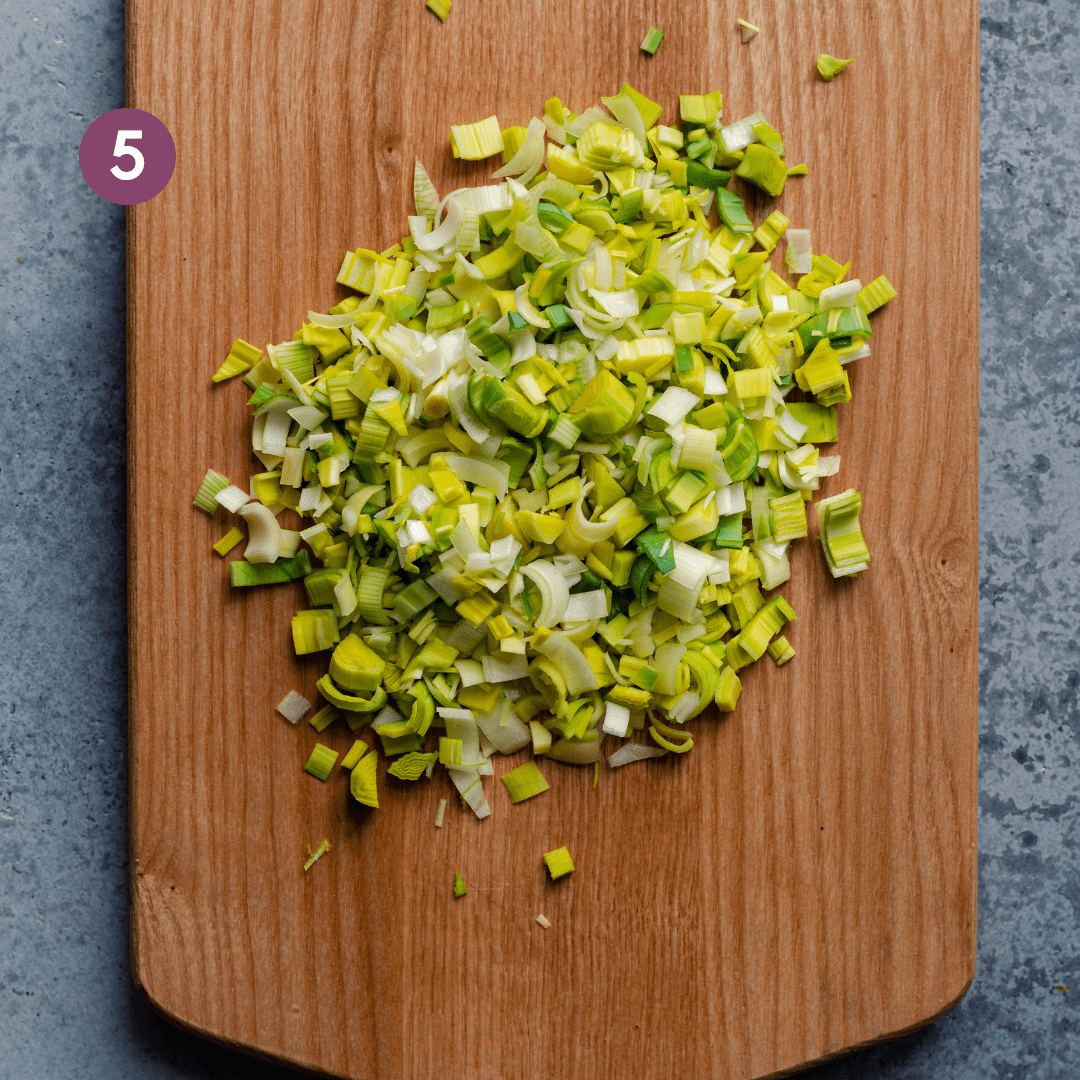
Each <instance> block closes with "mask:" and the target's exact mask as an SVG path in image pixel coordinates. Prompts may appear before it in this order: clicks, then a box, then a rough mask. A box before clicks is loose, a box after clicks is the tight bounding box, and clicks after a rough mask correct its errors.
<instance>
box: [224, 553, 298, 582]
mask: <svg viewBox="0 0 1080 1080" xmlns="http://www.w3.org/2000/svg"><path fill="white" fill-rule="evenodd" d="M310 573H311V557H310V556H309V555H308V553H307V552H306V551H298V552H297V553H296V554H295V555H294V556H293V557H292V558H291V559H278V560H277V561H276V562H272V563H249V562H246V561H244V560H243V559H237V560H236V561H235V562H231V563H229V584H230V585H232V586H234V587H237V588H241V587H246V586H249V585H276V584H279V583H281V582H285V581H296V580H297V579H298V578H302V577H306V576H307V575H308V574H310Z"/></svg>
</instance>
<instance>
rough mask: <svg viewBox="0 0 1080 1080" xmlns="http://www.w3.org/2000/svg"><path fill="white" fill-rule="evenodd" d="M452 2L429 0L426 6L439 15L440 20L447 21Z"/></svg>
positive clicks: (449, 0)
mask: <svg viewBox="0 0 1080 1080" xmlns="http://www.w3.org/2000/svg"><path fill="white" fill-rule="evenodd" d="M450 4H451V0H427V4H426V5H425V6H426V7H427V9H428V11H431V12H434V14H436V15H437V16H438V17H439V22H446V16H447V15H449V14H450Z"/></svg>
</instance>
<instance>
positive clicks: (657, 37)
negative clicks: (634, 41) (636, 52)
mask: <svg viewBox="0 0 1080 1080" xmlns="http://www.w3.org/2000/svg"><path fill="white" fill-rule="evenodd" d="M663 40H664V32H663V31H662V30H657V29H656V27H655V26H650V27H649V32H648V33H647V34H646V35H645V40H644V41H642V43H641V51H642V52H645V53H648V54H649V55H650V56H655V55H656V50H657V49H659V48H660V42H661V41H663Z"/></svg>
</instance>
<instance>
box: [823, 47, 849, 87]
mask: <svg viewBox="0 0 1080 1080" xmlns="http://www.w3.org/2000/svg"><path fill="white" fill-rule="evenodd" d="M854 59H855V57H852V58H851V60H838V59H837V58H836V57H835V56H830V55H829V54H828V53H818V58H817V73H818V74H819V75H820V76H821V77H822V78H823V79H824V80H825V81H826V82H832V81H833V79H835V78H836V76H837V75H839V74H840V72H841V71H843V70H844V68H846V67H847V66H848V64H850V63H851V61H852V60H854Z"/></svg>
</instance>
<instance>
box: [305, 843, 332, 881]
mask: <svg viewBox="0 0 1080 1080" xmlns="http://www.w3.org/2000/svg"><path fill="white" fill-rule="evenodd" d="M307 850H308V857H307V861H306V862H305V863H304V873H305V874H306V873H307V872H308V871H309V870H310V869H311V868H312V867H313V866H314V865H315V864H316V863H317V862H318V861H319V860H320V859H321V858H322V857H323V856H324V855H325V854H326V853H327V852H328V851H329V850H330V841H329V840H323V841H322V843H320V844H319V846H318V847H317V848H316V849H315V850H314V851H312V850H311V845H310V844H309V845H308V849H307Z"/></svg>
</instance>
